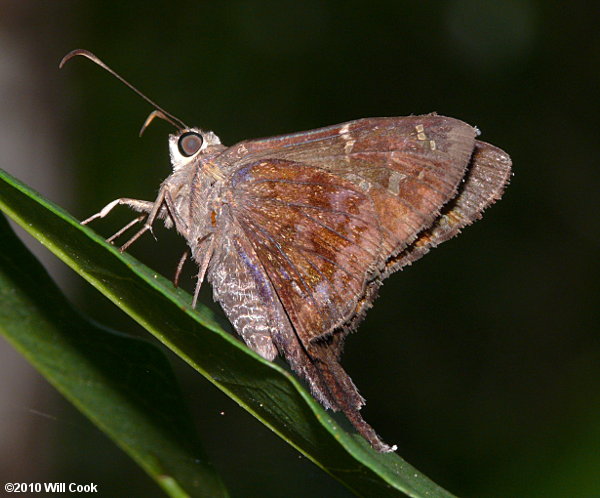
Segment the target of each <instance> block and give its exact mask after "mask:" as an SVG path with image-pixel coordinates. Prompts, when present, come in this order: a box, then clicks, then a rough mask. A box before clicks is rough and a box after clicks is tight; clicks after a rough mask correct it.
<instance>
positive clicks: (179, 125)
mask: <svg viewBox="0 0 600 498" xmlns="http://www.w3.org/2000/svg"><path fill="white" fill-rule="evenodd" d="M77 55H81V56H83V57H87V58H88V59H89V60H91V61H92V62H94V63H96V64H97V65H98V66H100V67H101V68H102V69H105V70H106V71H108V72H109V73H110V74H112V75H113V76H114V77H115V78H117V79H118V80H119V81H120V82H121V83H124V84H125V85H126V86H127V87H129V88H130V89H131V90H133V91H134V92H135V93H137V94H138V95H139V96H140V97H142V98H143V99H144V100H145V101H146V102H148V103H149V104H150V105H152V106H153V107H155V108H156V109H157V111H158V112H159V113H160V114H162V115H160V116H159V115H158V114H157V115H156V117H161V118H163V119H164V120H165V121H168V122H169V123H171V124H172V125H173V126H174V127H175V128H178V129H180V130H182V129H187V128H188V126H187V125H186V124H185V123H184V122H183V121H181V119H179V118H176V117H175V116H173V114H171V113H170V112H167V111H165V110H164V109H163V108H162V107H161V106H159V105H158V104H157V103H156V102H154V101H153V100H150V99H149V98H148V97H146V96H145V95H144V94H143V93H142V92H140V91H139V90H138V89H137V88H136V87H134V86H133V85H132V84H131V83H129V81H127V80H126V79H125V78H123V77H122V76H121V75H119V74H118V73H116V72H115V71H113V70H112V69H111V68H110V67H108V66H107V65H106V64H104V62H102V61H101V60H100V59H99V58H98V57H96V56H95V55H94V54H93V53H92V52H90V51H89V50H84V49H82V48H78V49H76V50H73V51H71V52H69V53H68V54H67V55H65V56H64V57H63V58H62V60H61V61H60V64H59V65H58V67H59V68H60V69H62V67H63V66H64V65H65V64H66V63H67V62H68V61H69V60H71V59H72V58H73V57H75V56H77ZM148 124H149V123H147V124H145V126H144V128H145V127H146V126H147V125H148Z"/></svg>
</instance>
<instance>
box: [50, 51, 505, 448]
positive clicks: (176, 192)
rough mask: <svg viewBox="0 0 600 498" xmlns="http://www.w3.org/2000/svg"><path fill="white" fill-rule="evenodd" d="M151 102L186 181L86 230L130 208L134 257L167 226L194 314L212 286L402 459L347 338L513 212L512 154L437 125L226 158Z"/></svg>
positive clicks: (239, 325) (301, 141)
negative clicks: (438, 260) (462, 242)
mask: <svg viewBox="0 0 600 498" xmlns="http://www.w3.org/2000/svg"><path fill="white" fill-rule="evenodd" d="M75 55H83V56H85V57H88V58H90V59H92V60H93V61H94V62H96V63H98V64H100V65H101V66H102V67H104V68H105V69H108V70H109V71H110V72H111V73H113V74H115V75H116V73H114V72H113V71H112V70H111V69H109V68H108V67H107V66H106V65H104V63H102V62H101V61H100V60H99V59H97V57H95V56H94V55H93V54H91V53H89V52H87V51H83V50H76V51H73V52H71V53H70V54H68V55H67V56H66V57H65V58H64V59H63V62H62V63H61V65H62V64H63V63H64V62H66V60H68V59H70V58H71V57H73V56H75ZM116 76H117V77H118V78H119V79H121V80H122V78H121V77H120V76H118V75H116ZM123 81H124V80H123ZM126 84H128V83H126ZM128 85H129V84H128ZM134 90H135V89H134ZM135 91H136V92H137V90H135ZM138 93H139V92H138ZM144 98H145V99H146V100H148V101H149V102H150V103H151V104H153V105H154V106H155V108H156V109H157V110H155V111H154V112H153V113H152V114H151V115H150V117H149V119H148V120H147V121H146V123H145V124H144V128H145V127H146V126H147V125H148V124H149V123H150V122H151V121H152V119H154V118H155V117H161V118H164V119H166V120H168V121H170V122H171V123H172V124H174V125H175V126H176V127H177V128H178V131H177V132H176V133H174V134H171V135H170V136H169V152H170V158H171V164H172V168H173V172H172V173H171V175H170V176H168V177H167V178H166V179H165V180H164V181H163V182H162V184H161V186H160V189H159V192H158V196H157V198H156V199H155V200H154V201H144V200H137V199H130V198H119V199H116V200H114V201H112V202H111V203H109V204H108V205H107V206H105V207H104V208H103V209H102V210H101V211H100V212H98V213H96V214H95V215H93V216H91V217H90V218H88V219H87V220H84V221H83V222H82V223H84V224H86V223H89V222H90V221H92V220H94V219H97V218H103V217H104V216H106V215H107V214H108V213H109V212H110V211H111V210H112V209H113V208H114V207H115V206H117V205H126V206H129V207H130V208H132V209H133V210H135V211H138V212H140V213H142V215H141V216H139V217H138V218H136V219H134V220H133V221H132V222H131V223H129V224H128V225H126V226H125V227H123V229H121V230H119V231H118V232H117V233H116V234H115V235H114V236H113V237H111V238H110V239H109V240H110V241H112V240H114V239H116V237H119V236H121V235H122V234H123V233H125V231H127V230H128V229H130V228H131V227H132V226H134V225H135V224H137V223H139V222H142V221H143V222H144V223H143V226H142V227H141V228H140V229H139V230H138V231H137V232H136V233H135V234H134V235H133V236H132V237H131V238H130V239H129V240H128V241H127V242H126V243H125V244H124V245H123V246H122V247H121V249H122V250H126V249H127V248H128V247H129V246H130V245H131V244H132V243H133V242H134V241H136V240H137V239H138V238H139V237H140V236H141V235H143V234H144V233H145V232H147V231H151V229H152V225H153V223H154V222H155V221H156V220H157V219H161V220H163V221H164V223H165V225H166V226H167V228H175V230H176V231H177V232H178V233H179V234H180V235H181V236H182V237H184V238H185V240H186V241H187V245H188V247H189V249H188V251H187V252H186V254H184V257H183V258H182V260H181V261H180V264H179V265H178V271H177V275H176V278H175V280H177V279H178V276H179V273H180V271H181V267H182V266H183V262H184V261H185V258H186V257H187V256H191V258H192V259H193V260H194V261H195V262H196V264H197V265H198V269H199V271H198V277H197V284H196V288H195V292H194V297H193V301H192V304H193V306H195V305H196V301H197V299H198V293H199V290H200V288H201V286H202V284H203V282H204V281H208V282H209V283H210V284H211V287H212V291H213V297H214V299H215V300H216V301H217V302H219V303H220V305H221V307H222V308H223V311H224V312H225V315H226V316H227V317H228V319H229V320H230V322H231V323H232V325H233V327H234V329H235V330H236V331H237V333H238V334H239V335H240V337H241V338H242V339H243V340H244V342H245V343H246V344H247V345H248V346H249V347H250V348H252V349H253V350H254V351H256V352H257V353H258V354H259V355H261V356H262V357H264V358H266V359H268V360H273V359H274V358H275V357H277V356H278V355H282V356H283V357H285V359H286V360H287V362H288V363H289V365H290V366H291V368H292V369H293V370H294V371H295V372H296V373H297V374H298V375H299V376H300V377H302V378H303V379H305V380H306V382H307V383H308V385H309V387H310V390H311V392H312V394H313V396H314V397H315V398H316V399H317V400H318V401H319V402H320V403H321V404H322V405H323V406H325V407H326V408H329V409H331V410H336V411H338V410H339V411H341V412H343V413H344V414H345V415H346V417H347V418H348V420H349V421H350V422H351V423H352V424H353V425H354V427H355V428H356V430H357V431H358V432H359V433H360V434H361V435H362V436H364V437H365V439H366V440H367V441H368V442H369V443H370V444H371V445H372V446H373V447H374V448H375V449H376V450H377V451H380V452H388V451H394V450H395V449H396V447H395V446H390V445H388V444H386V443H385V442H383V441H382V440H381V438H380V437H379V436H378V435H377V433H376V432H375V431H374V429H373V428H372V427H371V426H370V425H369V424H368V423H367V422H366V421H365V420H364V419H363V418H362V416H361V414H360V409H361V407H362V406H363V405H364V403H365V400H364V398H363V397H362V396H361V395H360V394H359V392H358V390H357V388H356V386H355V385H354V383H353V382H352V380H351V378H350V377H349V376H348V374H347V373H346V372H345V371H344V369H343V368H342V367H341V365H340V356H341V353H342V349H343V345H344V341H345V338H346V337H347V335H348V334H349V333H350V332H352V331H354V330H355V329H356V328H357V326H358V324H359V323H360V321H361V320H362V319H363V317H364V316H365V313H366V311H367V310H368V309H369V308H370V307H371V306H372V304H373V301H374V299H375V298H376V296H377V292H378V289H379V287H380V286H381V284H382V282H383V281H384V279H385V278H387V277H388V276H389V275H391V274H392V273H394V272H395V271H397V270H399V269H401V268H403V267H404V266H406V265H408V264H411V263H412V262H413V261H415V260H417V259H419V258H420V257H422V256H423V255H425V254H426V253H427V252H428V251H429V250H430V249H431V248H433V247H435V246H437V245H438V244H440V243H442V242H444V241H446V240H448V239H449V238H451V237H453V236H454V235H456V234H457V233H459V232H460V230H461V229H462V228H464V227H465V226H467V225H469V224H470V223H472V222H473V221H475V220H477V219H479V218H481V216H482V212H483V211H484V210H485V209H486V208H487V207H488V206H490V205H491V204H493V203H494V202H495V201H497V200H498V199H500V197H501V196H502V193H503V191H504V188H505V186H506V185H507V183H508V180H509V177H510V175H511V159H510V157H509V156H508V154H506V153H505V152H504V151H502V150H501V149H499V148H497V147H495V146H493V145H490V144H488V143H485V142H482V141H480V140H478V139H477V136H478V135H479V132H478V130H477V129H476V128H474V127H473V126H470V125H468V124H467V123H464V122H463V121H460V120H458V119H454V118H449V117H444V116H439V115H436V114H428V115H423V116H406V117H382V118H367V119H358V120H355V121H350V122H347V123H342V124H338V125H334V126H328V127H325V128H320V129H316V130H311V131H305V132H300V133H293V134H288V135H280V136H276V137H269V138H263V139H255V140H244V141H242V142H239V143H238V144H236V145H233V146H231V147H227V146H225V145H223V144H221V141H220V139H219V138H218V137H217V135H215V134H214V133H213V132H211V131H204V130H202V129H200V128H194V127H188V126H186V125H185V124H184V123H182V122H181V121H180V120H178V119H177V118H175V117H174V116H172V115H170V114H169V113H167V112H166V111H164V110H162V109H161V108H160V107H158V106H156V104H154V103H153V102H152V101H150V100H149V99H147V98H146V97H144ZM144 128H143V129H144Z"/></svg>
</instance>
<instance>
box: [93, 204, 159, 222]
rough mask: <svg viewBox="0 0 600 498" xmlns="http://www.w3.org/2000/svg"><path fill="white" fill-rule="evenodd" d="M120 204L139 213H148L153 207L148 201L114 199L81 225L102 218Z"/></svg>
mask: <svg viewBox="0 0 600 498" xmlns="http://www.w3.org/2000/svg"><path fill="white" fill-rule="evenodd" d="M120 204H123V205H125V206H129V207H130V208H132V209H134V210H135V211H140V212H144V213H149V212H150V211H152V207H153V206H154V203H153V202H150V201H141V200H139V199H129V198H127V197H121V198H120V199H115V200H114V201H112V202H109V203H108V204H107V205H106V206H104V207H103V208H102V209H101V210H100V211H99V212H97V213H96V214H93V215H92V216H90V217H89V218H86V219H85V220H83V221H82V222H81V224H82V225H87V224H88V223H89V222H90V221H93V220H95V219H98V218H104V217H105V216H106V215H107V214H108V213H110V212H111V211H112V210H113V208H114V207H115V206H118V205H120Z"/></svg>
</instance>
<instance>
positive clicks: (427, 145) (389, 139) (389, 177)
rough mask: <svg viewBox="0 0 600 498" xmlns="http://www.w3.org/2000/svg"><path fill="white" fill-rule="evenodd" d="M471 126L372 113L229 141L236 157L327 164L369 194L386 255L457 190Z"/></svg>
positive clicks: (443, 119)
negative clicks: (233, 143)
mask: <svg viewBox="0 0 600 498" xmlns="http://www.w3.org/2000/svg"><path fill="white" fill-rule="evenodd" d="M476 133H477V132H476V130H475V129H474V128H473V127H472V126H469V125H468V124H466V123H464V122H462V121H459V120H456V119H452V118H447V117H443V116H437V115H425V116H409V117H400V118H369V119H361V120H357V121H351V122H348V123H344V124H340V125H336V126H330V127H327V128H321V129H318V130H313V131H309V132H303V133H295V134H292V135H282V136H280V137H274V138H269V139H264V140H250V141H245V142H241V143H240V144H238V145H236V146H233V147H231V148H230V149H229V150H228V152H227V155H229V156H230V158H231V159H232V160H235V162H236V163H238V164H239V163H243V162H255V161H257V160H260V159H262V158H269V159H283V160H288V161H295V162H299V163H302V164H305V165H308V166H315V167H318V168H321V169H324V170H326V171H328V172H330V173H331V174H333V175H335V176H336V177H338V178H341V179H343V180H346V181H348V182H350V183H352V184H353V185H354V186H355V187H357V188H358V189H359V190H360V191H361V192H363V193H364V194H365V195H366V196H367V197H369V198H370V199H371V200H372V202H373V206H374V209H375V212H376V215H377V217H378V222H379V225H380V226H381V228H382V231H383V232H384V233H383V240H382V249H383V251H382V254H384V258H387V257H389V256H391V255H395V254H397V253H398V252H399V251H400V250H402V249H404V248H405V247H406V246H407V245H408V244H410V243H411V242H413V241H414V239H415V238H416V236H417V234H418V233H419V232H421V231H422V230H423V229H425V228H427V227H429V226H430V225H431V224H432V223H433V221H434V220H435V219H436V218H437V217H438V216H439V213H440V209H441V208H442V206H443V205H444V204H446V203H447V202H448V201H449V200H450V199H452V198H453V197H454V196H455V195H456V191H457V186H458V184H459V183H460V180H461V179H462V177H463V175H464V173H465V170H466V167H467V164H468V163H469V159H470V157H471V154H472V152H473V147H474V143H475V135H476Z"/></svg>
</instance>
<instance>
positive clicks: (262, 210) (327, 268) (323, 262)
mask: <svg viewBox="0 0 600 498" xmlns="http://www.w3.org/2000/svg"><path fill="white" fill-rule="evenodd" d="M231 188H232V194H233V195H232V198H233V201H232V211H233V215H234V218H235V219H236V221H237V222H239V224H240V225H241V227H242V228H243V230H244V232H245V234H246V235H247V237H248V239H249V240H250V241H251V243H252V245H253V248H254V251H255V252H256V254H257V256H258V259H259V260H260V261H261V263H262V265H263V267H264V269H265V271H266V273H267V274H268V276H269V279H270V281H271V282H272V284H273V288H274V289H275V292H277V294H278V297H279V300H280V301H281V303H282V304H283V306H284V308H285V312H286V314H287V315H288V316H289V318H290V320H291V322H292V324H293V326H294V329H295V330H296V332H297V333H298V335H299V336H300V338H301V340H302V342H303V343H304V344H305V345H307V344H308V343H309V342H310V341H311V340H313V339H316V338H322V337H323V336H324V335H327V334H328V333H329V332H331V331H333V330H334V329H336V328H338V327H340V326H341V325H343V324H344V322H345V321H347V320H348V318H349V317H350V316H351V314H352V313H353V312H354V308H355V306H356V303H357V302H358V301H359V300H360V298H361V296H362V294H363V293H364V288H365V285H366V281H367V279H368V277H369V275H372V274H377V273H378V268H376V263H377V261H379V260H380V259H381V256H380V246H381V239H382V238H381V230H380V227H379V223H378V219H377V216H376V214H375V211H374V209H373V203H372V201H371V200H370V198H369V197H368V196H366V195H365V194H364V192H362V191H361V190H360V189H359V188H358V187H357V186H355V185H354V184H352V183H351V182H349V181H348V180H345V179H343V178H342V177H340V176H337V175H333V174H331V173H329V172H327V171H325V170H323V169H321V168H318V167H314V166H309V165H306V164H301V163H297V162H293V161H286V160H274V159H265V160H261V161H256V162H253V163H251V164H247V165H245V166H244V167H242V168H240V169H239V170H238V171H237V172H236V173H235V174H234V175H233V177H232V179H231Z"/></svg>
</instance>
